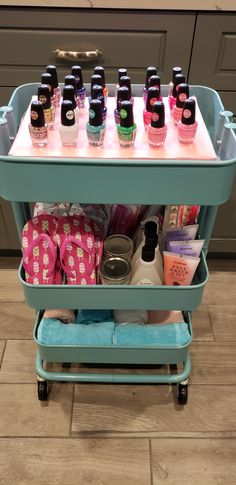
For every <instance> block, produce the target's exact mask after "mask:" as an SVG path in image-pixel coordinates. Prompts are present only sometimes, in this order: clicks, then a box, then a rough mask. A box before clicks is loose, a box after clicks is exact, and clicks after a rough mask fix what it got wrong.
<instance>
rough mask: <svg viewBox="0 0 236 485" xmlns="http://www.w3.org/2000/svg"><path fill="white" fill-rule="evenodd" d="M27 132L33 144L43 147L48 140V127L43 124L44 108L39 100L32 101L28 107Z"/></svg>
mask: <svg viewBox="0 0 236 485" xmlns="http://www.w3.org/2000/svg"><path fill="white" fill-rule="evenodd" d="M29 132H30V136H31V141H32V144H33V145H34V146H38V147H43V146H45V145H47V142H48V129H47V126H46V124H45V116H44V109H43V105H42V103H41V101H32V103H31V107H30V123H29Z"/></svg>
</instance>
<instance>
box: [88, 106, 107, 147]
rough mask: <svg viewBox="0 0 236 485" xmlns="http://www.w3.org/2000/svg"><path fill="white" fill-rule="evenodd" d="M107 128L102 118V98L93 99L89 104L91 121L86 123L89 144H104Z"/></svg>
mask: <svg viewBox="0 0 236 485" xmlns="http://www.w3.org/2000/svg"><path fill="white" fill-rule="evenodd" d="M105 130H106V125H105V123H104V122H103V119H102V103H101V101H100V99H91V101H90V105H89V121H88V123H87V124H86V131H87V137H88V142H89V145H94V146H100V145H102V144H103V141H104V136H105Z"/></svg>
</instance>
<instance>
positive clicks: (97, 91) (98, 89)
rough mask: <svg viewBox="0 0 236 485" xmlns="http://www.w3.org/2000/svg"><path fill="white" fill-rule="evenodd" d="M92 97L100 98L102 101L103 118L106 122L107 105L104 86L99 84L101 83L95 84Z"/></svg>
mask: <svg viewBox="0 0 236 485" xmlns="http://www.w3.org/2000/svg"><path fill="white" fill-rule="evenodd" d="M91 99H100V101H101V103H102V119H103V122H105V121H106V118H107V108H106V106H105V99H104V94H103V87H102V86H99V84H94V85H93V86H92V89H91Z"/></svg>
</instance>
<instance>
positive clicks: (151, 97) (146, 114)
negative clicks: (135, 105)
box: [143, 86, 159, 130]
mask: <svg viewBox="0 0 236 485" xmlns="http://www.w3.org/2000/svg"><path fill="white" fill-rule="evenodd" d="M158 95H159V92H158V89H157V88H156V87H155V86H152V87H151V88H148V94H147V102H146V108H144V110H143V123H144V128H145V130H147V127H148V126H149V125H150V123H151V117H152V108H153V105H154V103H156V101H158Z"/></svg>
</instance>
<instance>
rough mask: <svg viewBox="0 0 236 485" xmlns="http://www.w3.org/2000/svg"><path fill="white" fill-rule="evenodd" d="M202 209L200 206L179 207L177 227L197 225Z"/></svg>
mask: <svg viewBox="0 0 236 485" xmlns="http://www.w3.org/2000/svg"><path fill="white" fill-rule="evenodd" d="M200 208H201V206H200V205H179V210H178V224H177V226H178V227H180V226H187V225H189V224H196V222H197V218H198V215H199V211H200Z"/></svg>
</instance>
